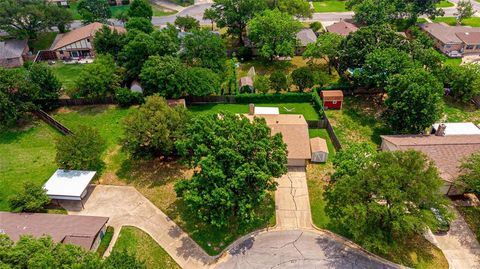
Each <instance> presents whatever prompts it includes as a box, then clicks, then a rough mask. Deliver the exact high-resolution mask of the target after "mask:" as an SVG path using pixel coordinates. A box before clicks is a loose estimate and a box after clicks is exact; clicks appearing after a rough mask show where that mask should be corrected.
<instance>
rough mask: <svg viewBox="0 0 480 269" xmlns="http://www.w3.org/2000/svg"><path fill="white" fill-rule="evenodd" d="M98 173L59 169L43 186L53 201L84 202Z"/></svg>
mask: <svg viewBox="0 0 480 269" xmlns="http://www.w3.org/2000/svg"><path fill="white" fill-rule="evenodd" d="M96 173H97V172H95V171H80V170H63V169H58V170H57V171H55V173H54V174H53V175H52V176H51V177H50V179H49V180H48V181H47V183H45V185H43V188H44V189H45V190H47V195H48V197H50V199H52V200H70V201H82V199H83V198H84V197H85V196H86V195H87V187H88V185H89V184H90V182H91V181H92V179H93V177H94V176H95V174H96Z"/></svg>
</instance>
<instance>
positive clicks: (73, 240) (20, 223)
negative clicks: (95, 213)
mask: <svg viewBox="0 0 480 269" xmlns="http://www.w3.org/2000/svg"><path fill="white" fill-rule="evenodd" d="M107 221H108V218H106V217H92V216H73V215H60V214H42V213H33V214H32V213H10V212H0V230H1V231H3V232H4V233H5V234H6V235H8V237H10V239H12V240H13V241H17V240H18V239H20V236H22V235H31V236H33V237H40V236H44V235H49V236H50V237H52V240H53V241H55V242H61V243H69V244H75V245H78V246H81V247H83V248H84V249H86V250H90V249H91V248H92V245H93V243H94V242H95V238H96V236H97V234H98V232H100V230H102V228H103V226H104V225H105V224H106V223H107Z"/></svg>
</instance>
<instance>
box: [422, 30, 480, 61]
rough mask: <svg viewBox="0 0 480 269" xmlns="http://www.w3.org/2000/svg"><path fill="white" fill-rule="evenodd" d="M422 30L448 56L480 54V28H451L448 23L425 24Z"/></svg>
mask: <svg viewBox="0 0 480 269" xmlns="http://www.w3.org/2000/svg"><path fill="white" fill-rule="evenodd" d="M420 28H422V30H423V31H425V32H426V33H427V34H428V35H429V36H431V37H432V38H433V40H434V45H435V47H437V48H438V49H439V50H440V51H442V52H443V53H444V54H446V55H452V53H455V52H458V53H461V54H472V53H480V28H479V27H469V26H450V25H448V24H446V23H425V24H421V25H420Z"/></svg>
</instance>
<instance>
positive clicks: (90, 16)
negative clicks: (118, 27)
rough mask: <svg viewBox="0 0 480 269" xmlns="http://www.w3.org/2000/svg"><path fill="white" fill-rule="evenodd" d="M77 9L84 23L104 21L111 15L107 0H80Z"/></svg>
mask: <svg viewBox="0 0 480 269" xmlns="http://www.w3.org/2000/svg"><path fill="white" fill-rule="evenodd" d="M77 9H78V13H79V14H80V15H81V16H82V21H83V23H85V24H88V23H92V22H102V23H106V22H107V20H108V19H109V18H110V17H111V16H112V11H111V10H110V5H109V4H108V1H107V0H80V1H79V2H78V7H77Z"/></svg>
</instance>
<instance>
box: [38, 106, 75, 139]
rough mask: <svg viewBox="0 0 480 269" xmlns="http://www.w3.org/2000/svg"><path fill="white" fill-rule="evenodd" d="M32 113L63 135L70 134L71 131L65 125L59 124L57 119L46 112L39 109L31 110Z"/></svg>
mask: <svg viewBox="0 0 480 269" xmlns="http://www.w3.org/2000/svg"><path fill="white" fill-rule="evenodd" d="M33 114H35V115H36V116H37V117H39V118H40V119H41V120H43V121H44V122H46V123H47V124H48V125H50V126H52V127H53V128H55V129H57V130H58V131H59V132H60V133H62V134H64V135H70V134H72V131H70V129H68V128H67V127H65V126H64V125H63V124H61V123H60V122H59V121H57V120H56V119H54V118H53V117H52V116H50V115H48V113H47V112H45V111H43V110H41V109H39V110H35V111H33Z"/></svg>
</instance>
